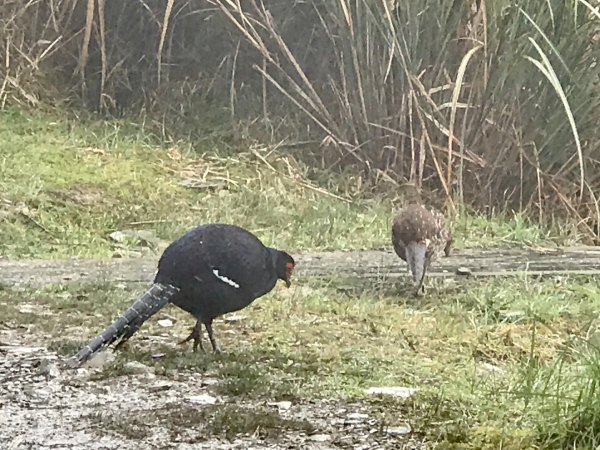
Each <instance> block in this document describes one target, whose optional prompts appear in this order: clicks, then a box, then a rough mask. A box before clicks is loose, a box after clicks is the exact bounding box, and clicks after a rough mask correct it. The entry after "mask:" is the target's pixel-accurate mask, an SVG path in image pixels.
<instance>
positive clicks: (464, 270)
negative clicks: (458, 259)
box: [456, 266, 473, 277]
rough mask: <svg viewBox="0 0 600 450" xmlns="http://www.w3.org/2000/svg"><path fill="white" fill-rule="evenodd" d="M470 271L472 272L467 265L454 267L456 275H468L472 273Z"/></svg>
mask: <svg viewBox="0 0 600 450" xmlns="http://www.w3.org/2000/svg"><path fill="white" fill-rule="evenodd" d="M472 273H473V272H472V271H471V269H469V268H468V267H464V266H461V267H457V268H456V275H463V276H466V277H468V276H470V275H472Z"/></svg>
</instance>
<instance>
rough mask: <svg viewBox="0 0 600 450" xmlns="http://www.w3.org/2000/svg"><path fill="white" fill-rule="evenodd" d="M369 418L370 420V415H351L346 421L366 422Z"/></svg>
mask: <svg viewBox="0 0 600 450" xmlns="http://www.w3.org/2000/svg"><path fill="white" fill-rule="evenodd" d="M368 418H369V415H368V414H363V413H350V414H348V415H347V416H346V420H348V421H352V422H359V421H362V420H366V419H368Z"/></svg>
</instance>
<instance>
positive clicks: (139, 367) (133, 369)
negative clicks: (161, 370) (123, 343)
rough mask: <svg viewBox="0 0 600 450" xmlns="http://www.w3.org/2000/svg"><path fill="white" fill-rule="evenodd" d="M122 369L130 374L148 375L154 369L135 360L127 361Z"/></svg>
mask: <svg viewBox="0 0 600 450" xmlns="http://www.w3.org/2000/svg"><path fill="white" fill-rule="evenodd" d="M123 370H124V371H125V372H127V373H129V374H132V375H142V374H143V375H148V374H151V373H152V372H153V371H154V369H152V367H148V366H147V365H145V364H142V363H141V362H137V361H129V362H128V363H125V365H124V366H123Z"/></svg>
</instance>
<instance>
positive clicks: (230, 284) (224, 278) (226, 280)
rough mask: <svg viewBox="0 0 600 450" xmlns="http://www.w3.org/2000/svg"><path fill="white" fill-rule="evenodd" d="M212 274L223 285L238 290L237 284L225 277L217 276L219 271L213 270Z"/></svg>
mask: <svg viewBox="0 0 600 450" xmlns="http://www.w3.org/2000/svg"><path fill="white" fill-rule="evenodd" d="M213 274H214V275H215V277H217V278H218V279H219V280H221V281H222V282H223V283H227V284H228V285H229V286H233V287H234V288H236V289H239V288H240V285H239V284H237V283H236V282H235V281H233V280H232V279H230V278H227V277H226V276H225V275H221V274H219V269H213Z"/></svg>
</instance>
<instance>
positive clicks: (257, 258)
mask: <svg viewBox="0 0 600 450" xmlns="http://www.w3.org/2000/svg"><path fill="white" fill-rule="evenodd" d="M294 266H295V262H294V259H293V258H292V257H291V256H290V255H289V254H287V253H286V252H283V251H280V250H277V249H274V248H269V247H265V246H264V245H263V244H262V242H261V241H260V240H259V239H258V238H257V237H256V236H254V235H253V234H252V233H250V232H249V231H246V230H244V229H243V228H240V227H237V226H235V225H225V224H209V225H202V226H199V227H197V228H194V229H193V230H191V231H189V232H188V233H186V234H184V235H183V236H182V237H180V238H179V239H177V240H176V241H174V242H173V243H171V245H169V247H167V249H166V250H165V251H164V253H163V254H162V256H161V258H160V260H159V262H158V272H157V274H156V277H155V278H154V284H153V286H152V287H151V288H150V290H149V291H148V292H147V293H146V294H144V296H142V297H141V298H140V299H139V300H137V301H136V302H135V303H134V304H133V305H132V306H131V307H130V308H129V309H127V310H126V311H125V312H124V313H123V314H122V315H121V317H119V318H118V319H117V320H115V321H114V322H113V323H112V324H111V325H110V326H109V327H108V328H106V329H105V330H104V331H103V332H102V333H101V334H100V335H99V336H98V337H96V338H95V339H94V340H92V341H91V342H90V343H89V344H88V345H86V346H85V347H84V348H82V349H81V350H80V351H79V353H77V355H76V356H75V357H74V358H73V360H72V361H71V362H70V365H71V366H73V367H77V366H79V365H81V364H82V363H83V362H85V361H87V360H88V359H90V358H91V357H92V356H93V355H94V354H95V353H97V352H99V351H100V350H102V349H103V348H105V347H107V346H108V345H110V344H112V343H113V342H115V341H117V340H119V342H118V344H117V347H119V346H120V345H122V344H123V343H124V342H125V341H127V340H128V339H129V338H130V337H131V336H132V335H133V334H134V333H135V332H136V331H137V330H138V329H139V328H140V326H141V325H142V324H143V323H144V322H145V321H146V320H148V318H150V317H151V316H152V315H153V314H155V313H156V312H157V311H158V310H160V309H161V308H162V307H163V306H165V305H166V304H167V303H169V302H170V303H173V304H174V305H177V306H178V307H180V308H181V309H183V310H185V311H187V312H189V313H190V314H192V315H193V316H194V317H196V319H197V322H196V325H195V326H194V328H193V330H192V332H191V334H190V335H189V336H188V337H187V338H186V339H184V340H183V341H182V342H181V343H183V342H188V341H189V340H191V339H193V340H194V346H193V348H194V351H196V350H197V347H198V345H199V346H200V348H201V349H203V347H202V324H204V326H205V327H206V331H207V332H208V337H209V339H210V342H211V344H212V348H213V351H215V352H218V351H219V349H218V346H217V342H216V340H215V337H214V333H213V328H212V323H213V319H215V318H216V317H218V316H220V315H222V314H225V313H228V312H233V311H238V310H240V309H242V308H244V307H246V306H248V305H249V304H250V303H252V302H253V301H254V300H256V299H257V298H259V297H261V296H263V295H265V294H267V293H268V292H270V291H271V290H272V289H273V287H275V284H276V283H277V280H278V279H280V280H284V281H285V283H286V285H287V286H288V287H289V286H290V283H291V281H290V280H291V277H292V272H293V270H294Z"/></svg>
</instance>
